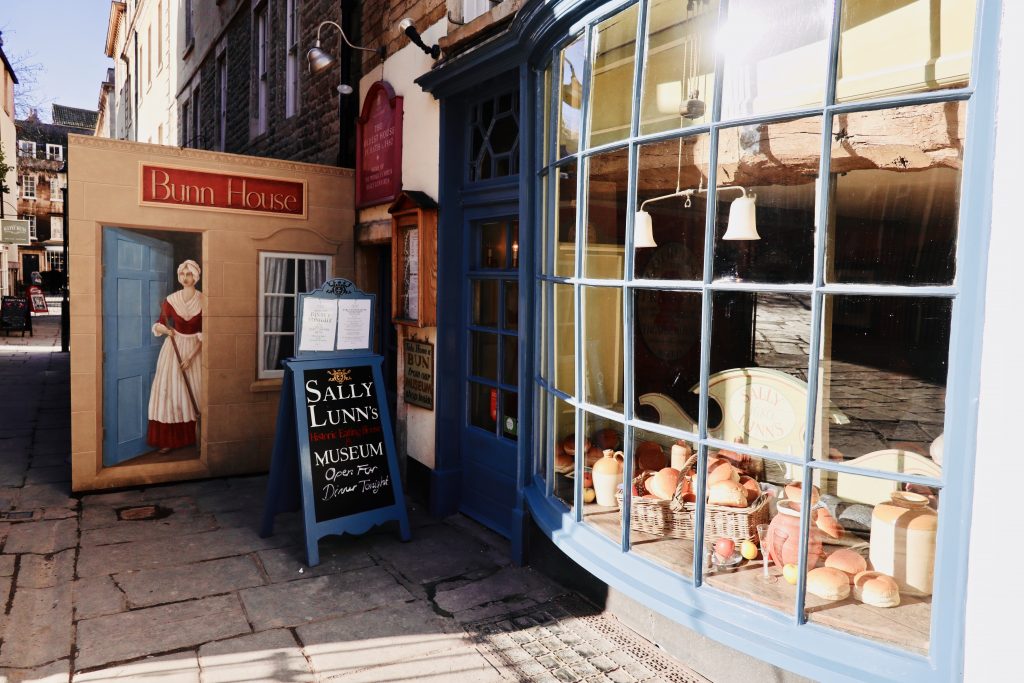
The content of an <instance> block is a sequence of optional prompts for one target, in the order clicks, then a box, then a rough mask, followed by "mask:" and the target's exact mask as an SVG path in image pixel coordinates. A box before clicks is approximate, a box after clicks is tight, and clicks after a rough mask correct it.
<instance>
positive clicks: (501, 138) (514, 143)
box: [469, 90, 519, 181]
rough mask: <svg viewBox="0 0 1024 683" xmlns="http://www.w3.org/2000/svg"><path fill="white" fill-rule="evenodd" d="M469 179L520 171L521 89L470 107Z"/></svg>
mask: <svg viewBox="0 0 1024 683" xmlns="http://www.w3.org/2000/svg"><path fill="white" fill-rule="evenodd" d="M469 120H470V122H471V129H472V140H471V150H470V169H469V178H470V180H473V181H476V180H487V179H489V178H503V177H506V176H511V175H518V174H519V91H518V90H512V91H509V92H506V93H502V94H500V95H496V96H494V97H490V98H488V99H486V100H484V101H482V102H477V103H476V104H474V105H473V106H472V107H471V108H470V112H469Z"/></svg>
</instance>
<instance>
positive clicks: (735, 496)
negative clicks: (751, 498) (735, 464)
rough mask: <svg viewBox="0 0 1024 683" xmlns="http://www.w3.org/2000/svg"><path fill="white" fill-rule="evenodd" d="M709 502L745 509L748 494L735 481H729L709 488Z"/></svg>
mask: <svg viewBox="0 0 1024 683" xmlns="http://www.w3.org/2000/svg"><path fill="white" fill-rule="evenodd" d="M730 467H731V465H730ZM708 502H709V503H711V504H713V505H725V506H727V507H731V508H745V507H747V492H746V490H745V489H744V488H743V487H742V486H740V485H739V484H737V483H736V482H734V481H733V480H731V479H727V480H726V481H720V482H717V483H714V484H711V485H710V486H709V487H708Z"/></svg>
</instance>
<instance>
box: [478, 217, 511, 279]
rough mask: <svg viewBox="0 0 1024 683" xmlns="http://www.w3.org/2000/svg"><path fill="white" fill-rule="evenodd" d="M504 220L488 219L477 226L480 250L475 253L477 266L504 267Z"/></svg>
mask: <svg viewBox="0 0 1024 683" xmlns="http://www.w3.org/2000/svg"><path fill="white" fill-rule="evenodd" d="M506 229H507V224H506V223H505V221H489V222H487V223H481V224H480V226H479V234H480V251H479V252H478V253H477V262H476V267H477V268H504V267H505V242H506V235H505V230H506Z"/></svg>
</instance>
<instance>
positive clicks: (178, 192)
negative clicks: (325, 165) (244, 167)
mask: <svg viewBox="0 0 1024 683" xmlns="http://www.w3.org/2000/svg"><path fill="white" fill-rule="evenodd" d="M139 169H140V177H139V203H140V204H142V205H143V206H176V207H182V208H186V209H203V210H206V211H231V212H237V213H255V214H270V215H273V216H284V217H289V218H305V217H306V183H305V181H303V180H293V179H288V178H271V177H269V176H253V175H237V174H234V173H213V172H210V171H200V170H197V169H194V168H183V167H180V166H166V165H156V164H148V163H146V162H142V163H140V164H139Z"/></svg>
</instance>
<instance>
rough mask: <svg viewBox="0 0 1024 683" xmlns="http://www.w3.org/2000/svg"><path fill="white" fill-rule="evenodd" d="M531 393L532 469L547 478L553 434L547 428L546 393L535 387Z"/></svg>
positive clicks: (541, 477) (540, 476) (539, 475)
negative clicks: (532, 399) (533, 456)
mask: <svg viewBox="0 0 1024 683" xmlns="http://www.w3.org/2000/svg"><path fill="white" fill-rule="evenodd" d="M533 395H534V401H533V435H534V436H533V440H534V444H535V445H534V449H533V452H534V453H535V454H536V459H535V461H534V470H533V471H534V474H536V476H538V477H539V478H540V479H543V480H547V476H548V475H547V471H548V460H549V459H550V457H551V452H552V447H553V443H554V442H553V439H554V434H553V433H552V432H551V431H549V429H548V428H549V426H550V425H549V423H548V407H547V406H548V394H547V393H546V392H545V391H544V390H543V389H541V388H540V387H536V388H535V389H534V392H533Z"/></svg>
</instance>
